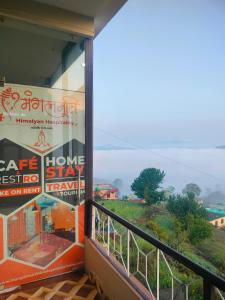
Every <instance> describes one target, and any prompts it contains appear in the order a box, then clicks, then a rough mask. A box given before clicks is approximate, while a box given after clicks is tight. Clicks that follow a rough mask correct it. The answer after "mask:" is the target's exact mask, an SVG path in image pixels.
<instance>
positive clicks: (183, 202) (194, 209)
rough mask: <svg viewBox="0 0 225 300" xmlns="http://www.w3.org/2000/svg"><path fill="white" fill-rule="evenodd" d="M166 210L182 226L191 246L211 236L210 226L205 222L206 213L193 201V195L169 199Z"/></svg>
mask: <svg viewBox="0 0 225 300" xmlns="http://www.w3.org/2000/svg"><path fill="white" fill-rule="evenodd" d="M167 209H168V211H169V212H170V213H171V214H173V215H174V216H175V217H176V219H177V220H179V222H180V223H181V224H182V227H183V230H184V231H186V232H187V236H188V239H189V240H190V242H191V243H192V244H193V245H196V244H198V243H200V242H201V241H203V240H205V239H207V238H210V237H211V236H212V225H211V224H210V223H209V222H208V220H207V211H206V209H205V208H203V207H202V206H200V205H199V204H198V203H197V202H196V201H195V195H194V194H192V193H189V194H187V195H185V196H183V195H176V196H172V197H170V199H169V200H168V203H167ZM177 226H178V225H177Z"/></svg>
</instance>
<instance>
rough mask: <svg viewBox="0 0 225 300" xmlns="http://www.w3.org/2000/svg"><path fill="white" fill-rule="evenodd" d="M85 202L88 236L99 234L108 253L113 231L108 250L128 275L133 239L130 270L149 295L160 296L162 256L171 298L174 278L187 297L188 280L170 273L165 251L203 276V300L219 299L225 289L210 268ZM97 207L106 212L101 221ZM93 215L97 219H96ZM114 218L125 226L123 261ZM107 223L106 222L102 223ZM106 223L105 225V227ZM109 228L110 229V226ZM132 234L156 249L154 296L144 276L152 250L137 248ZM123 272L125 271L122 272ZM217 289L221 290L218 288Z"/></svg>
mask: <svg viewBox="0 0 225 300" xmlns="http://www.w3.org/2000/svg"><path fill="white" fill-rule="evenodd" d="M86 205H87V206H88V208H89V209H86V210H87V211H88V212H89V211H90V206H92V205H93V207H95V208H94V209H93V210H92V218H93V220H92V222H89V224H88V226H86V227H87V228H89V226H90V227H91V225H92V229H93V231H92V235H91V237H92V238H93V239H94V240H98V237H99V236H100V237H101V238H102V239H103V248H104V249H105V250H107V251H105V252H106V254H107V255H108V256H109V255H110V234H113V237H112V238H113V240H112V248H114V249H113V251H112V254H115V253H117V255H119V256H120V258H121V260H122V265H123V267H124V269H125V272H126V275H127V277H130V268H131V265H130V264H131V257H130V256H131V252H130V248H131V247H130V246H131V239H132V242H134V243H135V247H136V248H137V257H136V258H137V262H136V267H137V270H136V272H135V273H134V275H135V274H138V275H140V276H142V278H144V279H145V281H146V285H147V287H148V290H149V292H150V293H151V296H152V298H153V299H157V300H159V299H160V273H161V272H160V259H161V258H162V259H163V260H164V261H165V263H166V266H167V268H168V270H169V272H170V274H171V276H172V278H171V284H172V286H171V299H172V300H174V297H175V294H176V293H175V292H174V291H175V286H174V284H175V282H177V283H178V284H179V285H181V286H183V287H184V288H185V290H184V293H185V299H186V300H188V299H189V285H188V284H184V282H182V281H181V280H179V278H177V277H176V276H175V275H174V274H173V271H172V269H171V267H170V263H169V262H170V261H168V260H167V258H166V257H165V255H167V256H169V257H170V258H173V259H174V260H175V261H177V262H179V263H181V264H182V265H183V266H185V267H187V268H188V269H190V270H192V271H193V272H194V273H195V274H197V275H199V276H201V277H202V279H203V300H213V299H215V295H217V296H219V297H220V298H221V300H222V299H225V298H224V296H223V294H222V292H225V281H224V280H223V279H222V278H220V277H218V276H216V275H215V274H213V273H211V272H210V271H208V270H207V269H205V268H203V267H202V266H200V265H198V264H196V263H195V262H193V261H191V260H190V259H189V258H187V257H185V256H184V255H182V254H181V253H179V252H177V251H176V250H174V249H172V248H171V247H169V246H168V245H166V244H164V243H162V242H161V241H159V240H157V239H156V238H154V237H153V236H151V235H149V234H147V233H146V232H144V231H143V230H141V229H140V228H138V227H137V226H135V225H133V224H131V223H129V222H128V221H126V220H125V219H123V218H121V217H120V216H118V215H116V214H115V213H113V212H112V211H110V210H108V209H107V208H105V207H104V206H102V205H100V204H98V203H96V202H94V201H91V200H90V201H88V202H87V203H86ZM98 210H100V212H102V213H103V214H104V215H106V216H107V218H106V219H105V218H104V221H101V216H100V214H99V212H98ZM87 216H88V214H87V213H86V217H87ZM96 217H97V218H98V219H96ZM112 220H113V221H116V222H118V223H119V224H120V225H123V226H124V227H125V228H126V229H127V263H125V261H124V259H123V253H122V248H123V244H122V237H123V235H121V234H119V233H118V232H117V231H116V230H115V228H114V223H113V221H112ZM106 224H107V225H106ZM106 226H107V228H106ZM111 228H112V229H111ZM102 232H103V234H101V233H102ZM134 234H135V235H137V236H138V237H140V238H142V239H143V240H145V241H147V242H148V243H150V244H151V245H153V246H154V247H155V249H156V293H157V295H156V298H155V296H154V295H153V293H152V290H151V286H150V285H151V284H150V279H149V278H148V275H149V274H148V257H149V256H148V255H149V254H150V253H153V252H152V251H155V250H152V251H151V252H149V253H148V254H145V253H144V252H143V251H142V250H141V249H139V246H138V244H137V242H136V240H135V238H134ZM106 236H107V241H106ZM117 236H118V237H119V238H120V240H119V242H120V249H119V250H118V251H117V249H116V237H117ZM140 255H142V256H144V257H145V272H143V271H142V270H141V268H142V269H143V267H144V265H143V263H142V262H140ZM124 276H125V274H124ZM220 290H221V292H220Z"/></svg>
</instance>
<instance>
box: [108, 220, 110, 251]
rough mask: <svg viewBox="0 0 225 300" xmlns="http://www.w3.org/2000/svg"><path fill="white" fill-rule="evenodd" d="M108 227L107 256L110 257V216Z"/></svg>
mask: <svg viewBox="0 0 225 300" xmlns="http://www.w3.org/2000/svg"><path fill="white" fill-rule="evenodd" d="M107 227H108V230H107V235H108V237H107V239H108V240H107V254H108V256H109V252H110V217H109V216H108V217H107Z"/></svg>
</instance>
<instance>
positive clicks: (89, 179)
mask: <svg viewBox="0 0 225 300" xmlns="http://www.w3.org/2000/svg"><path fill="white" fill-rule="evenodd" d="M92 197H93V40H92V39H87V40H86V42H85V235H86V236H87V237H89V238H90V237H91V231H92V220H91V219H92V204H91V200H92Z"/></svg>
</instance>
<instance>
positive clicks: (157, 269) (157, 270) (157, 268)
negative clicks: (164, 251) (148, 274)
mask: <svg viewBox="0 0 225 300" xmlns="http://www.w3.org/2000/svg"><path fill="white" fill-rule="evenodd" d="M156 253H157V254H156V255H157V262H156V264H157V267H156V272H157V300H159V249H157V250H156Z"/></svg>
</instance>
